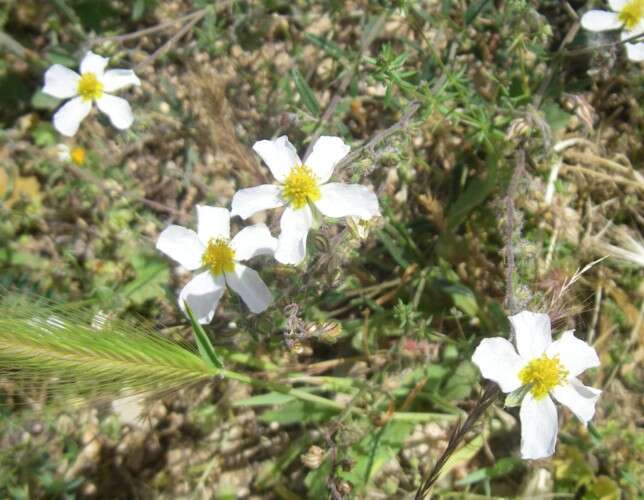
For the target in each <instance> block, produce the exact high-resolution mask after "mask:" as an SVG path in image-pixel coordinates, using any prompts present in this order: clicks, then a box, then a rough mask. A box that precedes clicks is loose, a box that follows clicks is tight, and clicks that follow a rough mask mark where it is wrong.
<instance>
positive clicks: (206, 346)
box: [184, 302, 224, 368]
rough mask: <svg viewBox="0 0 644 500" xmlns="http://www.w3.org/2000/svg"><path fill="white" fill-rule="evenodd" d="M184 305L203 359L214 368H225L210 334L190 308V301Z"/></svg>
mask: <svg viewBox="0 0 644 500" xmlns="http://www.w3.org/2000/svg"><path fill="white" fill-rule="evenodd" d="M184 305H185V308H186V312H187V313H188V317H189V318H190V323H191V324H192V331H193V332H194V334H195V341H196V342H197V348H198V349H199V354H200V355H201V359H203V360H204V362H205V363H206V364H207V365H208V366H210V367H212V368H223V367H224V365H223V363H222V362H221V360H220V359H219V356H217V352H216V351H215V347H214V346H213V345H212V343H211V342H210V339H209V338H208V334H207V333H206V332H205V330H204V329H203V327H202V326H201V324H200V323H199V322H198V321H197V320H196V319H195V316H194V314H193V313H192V309H190V306H189V305H188V303H187V302H184Z"/></svg>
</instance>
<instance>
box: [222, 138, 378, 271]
mask: <svg viewBox="0 0 644 500" xmlns="http://www.w3.org/2000/svg"><path fill="white" fill-rule="evenodd" d="M253 149H254V150H255V152H256V153H257V154H259V156H261V157H262V159H263V160H264V162H265V163H266V165H268V168H269V169H270V171H271V173H272V174H273V177H275V179H276V180H277V182H278V183H279V185H275V184H263V185H261V186H256V187H252V188H247V189H241V190H239V191H237V192H236V193H235V196H234V197H233V201H232V210H231V213H232V215H239V216H241V217H242V218H243V219H247V218H248V217H250V216H251V215H253V214H255V213H257V212H259V211H261V210H266V209H269V208H277V207H282V206H284V205H287V207H286V208H285V209H284V213H283V214H282V218H281V220H280V227H281V233H280V235H279V240H278V245H277V250H276V251H275V259H277V260H278V261H279V262H281V263H283V264H299V263H300V262H302V261H303V260H304V257H305V256H306V237H307V235H308V232H309V229H310V228H311V226H312V225H313V211H312V205H313V206H314V207H315V208H316V209H317V210H319V211H320V212H321V213H322V214H323V215H326V216H327V217H357V218H359V219H371V218H372V217H376V216H378V215H380V209H379V207H378V198H377V197H376V195H375V193H374V192H373V190H371V189H370V188H368V187H366V186H362V185H360V184H342V183H338V182H329V179H330V178H331V175H332V174H333V169H334V168H335V166H336V165H337V163H338V162H339V161H340V160H342V158H344V157H345V156H346V155H347V154H348V153H349V149H350V148H349V146H348V145H346V144H345V143H344V142H343V141H342V139H340V138H339V137H329V136H322V137H320V138H319V139H318V140H317V142H316V143H315V144H314V145H313V150H312V152H311V154H310V155H309V157H308V158H306V160H305V161H304V162H302V161H301V160H300V158H299V156H298V155H297V151H296V150H295V148H294V147H293V145H292V144H291V143H290V142H289V140H288V138H287V137H286V136H281V137H278V138H277V139H275V140H272V141H268V140H264V141H259V142H256V143H255V144H254V145H253Z"/></svg>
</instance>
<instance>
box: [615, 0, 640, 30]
mask: <svg viewBox="0 0 644 500" xmlns="http://www.w3.org/2000/svg"><path fill="white" fill-rule="evenodd" d="M617 17H618V18H619V20H620V21H621V22H622V23H624V27H625V28H626V29H627V30H632V29H633V28H635V27H636V26H637V25H638V24H639V23H640V22H641V21H642V19H644V0H631V1H630V2H628V3H627V4H626V5H624V8H622V10H621V11H620V12H619V14H618V15H617Z"/></svg>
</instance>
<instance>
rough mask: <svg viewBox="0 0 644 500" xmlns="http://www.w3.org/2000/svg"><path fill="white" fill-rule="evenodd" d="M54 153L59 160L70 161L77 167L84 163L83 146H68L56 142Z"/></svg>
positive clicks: (85, 153) (84, 152) (85, 152)
mask: <svg viewBox="0 0 644 500" xmlns="http://www.w3.org/2000/svg"><path fill="white" fill-rule="evenodd" d="M56 153H57V156H58V159H59V160H60V161H62V162H71V163H73V164H74V165H76V166H77V167H82V166H83V165H84V164H85V157H86V156H87V151H85V148H83V147H81V146H74V147H73V148H70V147H69V146H68V145H67V144H58V145H57V146H56Z"/></svg>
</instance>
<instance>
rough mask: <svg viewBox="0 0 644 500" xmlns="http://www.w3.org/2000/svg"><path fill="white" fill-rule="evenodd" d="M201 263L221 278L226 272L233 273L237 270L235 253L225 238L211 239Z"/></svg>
mask: <svg viewBox="0 0 644 500" xmlns="http://www.w3.org/2000/svg"><path fill="white" fill-rule="evenodd" d="M201 262H202V263H203V265H204V266H206V267H207V268H208V269H209V270H210V272H211V273H212V275H213V276H219V275H220V274H223V273H224V272H227V273H232V272H233V271H234V270H235V251H234V250H233V249H232V248H230V245H229V244H228V241H227V240H225V239H224V238H211V239H210V241H209V242H208V245H207V246H206V250H205V252H204V253H203V256H202V257H201Z"/></svg>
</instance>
